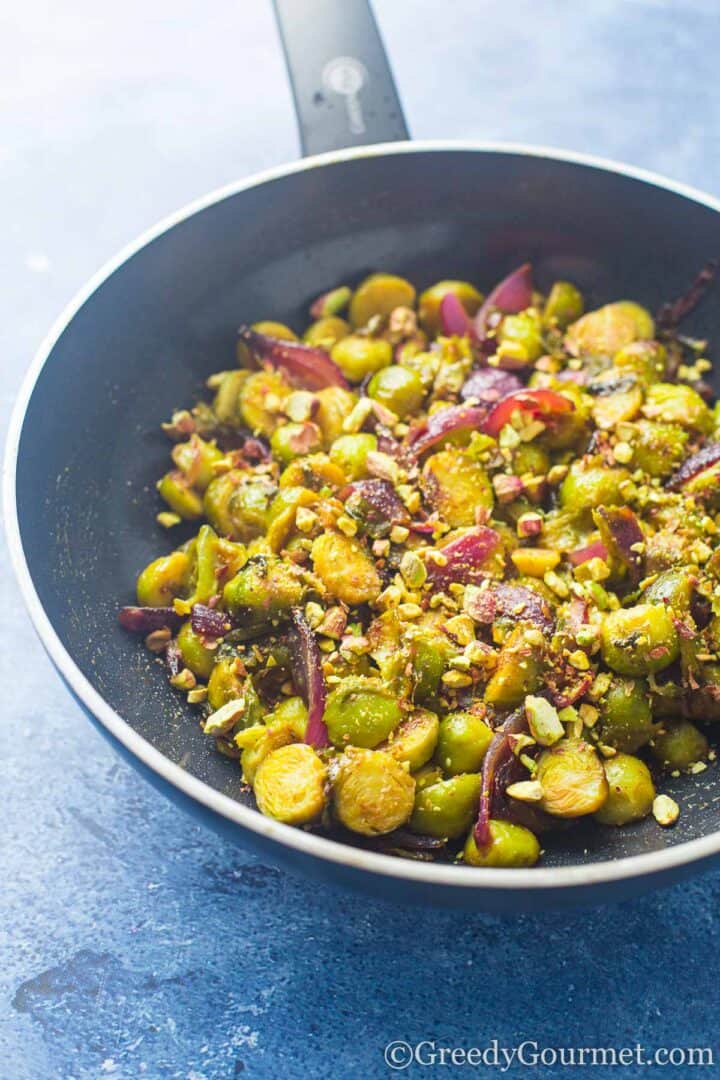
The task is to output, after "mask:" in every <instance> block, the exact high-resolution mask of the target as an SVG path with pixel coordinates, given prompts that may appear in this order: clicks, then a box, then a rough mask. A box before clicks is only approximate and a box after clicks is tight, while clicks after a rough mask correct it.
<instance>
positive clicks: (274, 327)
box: [251, 319, 298, 341]
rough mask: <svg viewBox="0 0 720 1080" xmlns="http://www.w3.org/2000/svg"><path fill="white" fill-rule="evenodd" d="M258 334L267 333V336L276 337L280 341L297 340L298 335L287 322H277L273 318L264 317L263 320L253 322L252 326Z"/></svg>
mask: <svg viewBox="0 0 720 1080" xmlns="http://www.w3.org/2000/svg"><path fill="white" fill-rule="evenodd" d="M251 329H253V330H254V331H255V332H256V333H257V334H265V336H266V337H274V338H277V339H278V340H279V341H297V340H298V336H297V334H296V333H295V331H294V330H291V329H290V327H289V326H286V325H285V323H281V322H275V321H274V320H272V319H263V320H262V321H261V322H256V323H253V324H252V328H251Z"/></svg>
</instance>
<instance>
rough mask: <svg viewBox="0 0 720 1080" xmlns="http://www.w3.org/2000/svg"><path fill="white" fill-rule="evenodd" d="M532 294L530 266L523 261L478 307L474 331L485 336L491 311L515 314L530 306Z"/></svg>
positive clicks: (482, 336)
mask: <svg viewBox="0 0 720 1080" xmlns="http://www.w3.org/2000/svg"><path fill="white" fill-rule="evenodd" d="M532 294H533V280H532V266H531V265H530V263H524V264H523V265H522V266H519V267H518V268H517V270H513V272H512V273H511V274H508V276H507V277H506V278H503V280H502V281H501V282H500V283H499V285H496V286H495V288H494V289H493V290H492V292H491V293H490V294H489V295H488V297H487V299H486V300H485V301H484V303H483V304H482V306H481V307H480V310H479V311H478V313H477V315H476V316H475V331H476V333H477V335H478V337H480V338H484V337H485V335H486V333H487V328H488V326H487V323H488V316H489V315H491V314H492V312H493V311H501V312H502V313H503V315H516V314H517V313H518V312H519V311H524V310H525V308H527V307H530V304H531V303H532Z"/></svg>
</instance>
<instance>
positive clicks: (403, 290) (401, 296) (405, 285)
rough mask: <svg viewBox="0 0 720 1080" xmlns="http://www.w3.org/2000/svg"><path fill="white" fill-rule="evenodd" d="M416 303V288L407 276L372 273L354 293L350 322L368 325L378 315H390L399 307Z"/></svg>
mask: <svg viewBox="0 0 720 1080" xmlns="http://www.w3.org/2000/svg"><path fill="white" fill-rule="evenodd" d="M414 304H415V289H414V287H413V286H412V285H411V284H410V282H409V281H406V280H405V278H401V277H396V276H395V275H394V274H371V275H370V277H368V278H366V279H365V281H363V282H362V284H361V285H358V287H357V289H356V290H355V292H354V293H353V297H352V300H351V301H350V322H351V323H352V325H353V326H354V327H360V326H367V324H368V323H369V322H370V320H371V319H372V318H374V317H375V316H376V315H389V314H390V312H391V311H394V310H395V308H398V307H408V308H411V307H413V305H414Z"/></svg>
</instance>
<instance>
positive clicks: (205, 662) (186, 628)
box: [177, 619, 215, 679]
mask: <svg viewBox="0 0 720 1080" xmlns="http://www.w3.org/2000/svg"><path fill="white" fill-rule="evenodd" d="M177 643H178V648H179V649H180V653H181V655H182V659H183V664H184V666H185V667H186V668H189V669H190V671H192V673H193V675H197V676H198V678H200V679H209V678H210V675H211V674H212V670H213V667H214V665H215V651H214V650H213V649H208V647H207V646H206V644H205V642H204V640H203V638H202V637H201V636H200V635H199V634H196V633H195V631H194V630H193V628H192V625H191V623H190V620H189V619H188V620H187V621H186V622H184V623H183V624H182V626H181V627H180V629H179V631H178V635H177Z"/></svg>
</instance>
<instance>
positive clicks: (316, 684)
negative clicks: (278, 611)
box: [288, 608, 330, 749]
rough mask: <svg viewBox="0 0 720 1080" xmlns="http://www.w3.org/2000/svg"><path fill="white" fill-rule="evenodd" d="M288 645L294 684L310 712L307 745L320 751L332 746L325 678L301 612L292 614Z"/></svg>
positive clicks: (306, 734) (310, 633)
mask: <svg viewBox="0 0 720 1080" xmlns="http://www.w3.org/2000/svg"><path fill="white" fill-rule="evenodd" d="M288 644H289V646H290V653H291V656H292V659H293V681H294V682H295V685H296V687H297V689H298V692H299V693H300V696H301V697H302V698H303V700H304V701H305V704H306V705H307V710H308V720H307V728H306V731H305V742H306V743H309V745H310V746H314V747H315V749H320V748H321V747H323V746H328V745H329V744H330V739H329V738H328V731H327V727H326V726H325V721H324V720H323V714H324V712H325V699H326V696H327V694H326V687H325V676H324V675H323V669H322V657H321V655H320V649H319V648H318V644H317V641H316V640H315V635H314V634H313V632H312V630H311V629H310V626H309V625H308V622H307V619H306V618H305V616H304V615H303V613H302V611H301V610H300V608H293V609H292V611H291V612H290V632H289V634H288Z"/></svg>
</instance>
